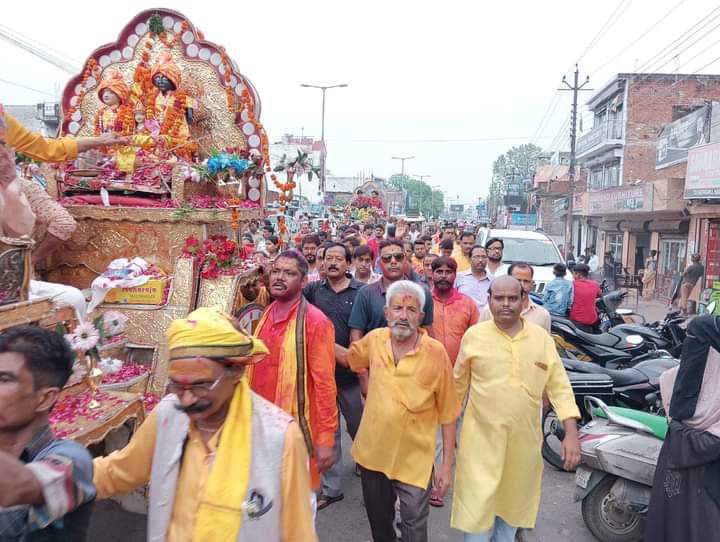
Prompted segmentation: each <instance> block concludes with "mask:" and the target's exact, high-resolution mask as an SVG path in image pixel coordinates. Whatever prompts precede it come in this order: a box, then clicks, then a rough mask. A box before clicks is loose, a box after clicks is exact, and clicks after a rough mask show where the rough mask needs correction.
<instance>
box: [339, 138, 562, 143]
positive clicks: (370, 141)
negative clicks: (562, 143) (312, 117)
mask: <svg viewBox="0 0 720 542" xmlns="http://www.w3.org/2000/svg"><path fill="white" fill-rule="evenodd" d="M530 139H532V138H531V136H504V137H469V138H460V139H329V140H328V141H331V142H333V143H478V142H486V141H516V140H530ZM543 139H549V136H545V137H544V138H543Z"/></svg>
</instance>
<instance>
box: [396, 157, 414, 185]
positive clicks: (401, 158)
mask: <svg viewBox="0 0 720 542" xmlns="http://www.w3.org/2000/svg"><path fill="white" fill-rule="evenodd" d="M413 158H415V157H414V156H393V157H392V159H393V160H400V162H401V163H400V176H401V177H402V179H403V181H404V180H405V160H412V159H413Z"/></svg>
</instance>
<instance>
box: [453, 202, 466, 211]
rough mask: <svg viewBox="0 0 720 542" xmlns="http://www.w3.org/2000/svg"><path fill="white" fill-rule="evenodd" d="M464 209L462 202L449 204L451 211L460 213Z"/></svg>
mask: <svg viewBox="0 0 720 542" xmlns="http://www.w3.org/2000/svg"><path fill="white" fill-rule="evenodd" d="M464 210H465V206H464V205H463V204H462V203H458V204H452V205H450V212H451V213H462V212H463V211H464Z"/></svg>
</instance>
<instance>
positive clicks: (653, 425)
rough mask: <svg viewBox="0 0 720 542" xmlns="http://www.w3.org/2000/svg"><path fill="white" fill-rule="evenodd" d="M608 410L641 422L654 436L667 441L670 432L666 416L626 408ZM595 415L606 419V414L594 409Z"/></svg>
mask: <svg viewBox="0 0 720 542" xmlns="http://www.w3.org/2000/svg"><path fill="white" fill-rule="evenodd" d="M608 410H610V412H612V413H613V414H617V415H618V416H622V417H623V418H630V419H631V420H635V421H636V422H640V423H641V424H643V425H644V426H646V427H648V428H649V429H650V430H651V431H652V433H653V435H655V436H656V437H657V438H659V439H660V440H665V436H666V435H667V432H668V421H667V418H665V417H664V416H658V415H656V414H650V413H649V412H642V411H641V410H634V409H632V408H624V407H614V406H611V407H608ZM593 415H594V416H597V417H598V418H605V417H606V416H605V413H604V412H603V411H602V410H601V409H599V408H595V409H593Z"/></svg>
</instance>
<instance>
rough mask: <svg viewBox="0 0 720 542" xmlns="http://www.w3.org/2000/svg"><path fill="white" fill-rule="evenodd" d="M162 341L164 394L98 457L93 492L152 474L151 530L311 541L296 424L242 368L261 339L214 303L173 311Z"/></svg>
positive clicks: (210, 537) (120, 488)
mask: <svg viewBox="0 0 720 542" xmlns="http://www.w3.org/2000/svg"><path fill="white" fill-rule="evenodd" d="M168 344H169V347H170V364H169V373H168V386H167V389H168V392H169V395H166V396H165V397H164V398H163V399H162V401H160V404H159V405H158V406H157V407H156V408H155V409H154V410H153V411H152V413H151V414H150V416H149V417H148V418H147V419H146V420H145V422H144V423H143V424H142V425H141V426H140V427H139V428H138V430H137V432H136V433H135V434H134V435H133V437H132V439H131V440H130V443H129V444H128V445H127V446H126V447H125V448H123V449H122V450H118V451H116V452H113V453H112V454H110V455H109V456H107V457H101V458H97V459H95V462H94V467H95V473H94V482H95V485H96V487H97V491H98V498H107V497H109V496H112V495H122V494H125V493H127V492H129V491H132V490H133V489H136V488H138V487H141V486H144V485H147V484H148V483H149V484H150V502H149V509H148V537H147V538H148V540H157V541H167V542H184V541H187V542H190V541H193V540H204V541H205V540H207V541H208V542H214V541H218V540H233V541H236V540H237V541H239V542H244V541H248V542H253V541H255V540H263V541H269V542H270V541H283V542H290V541H296V540H308V541H316V540H317V536H316V534H315V528H314V525H313V518H312V512H311V508H310V499H309V498H308V497H309V495H310V476H309V473H308V468H307V463H308V455H307V449H306V447H305V442H304V439H303V435H302V432H301V431H300V429H299V427H298V424H297V423H296V422H295V421H294V420H293V418H292V417H291V416H290V415H288V414H286V413H285V412H283V411H282V410H281V409H280V408H278V407H276V406H275V405H273V404H271V403H270V402H268V401H266V400H265V399H263V398H262V397H260V396H259V395H257V394H255V393H253V392H252V391H251V390H250V386H249V384H248V381H247V378H246V377H245V368H246V367H250V366H252V364H254V363H256V362H258V361H260V360H261V359H263V358H264V356H265V354H266V353H267V349H266V348H265V345H264V344H263V343H262V342H261V341H259V340H257V339H254V338H252V337H249V336H247V335H245V334H244V333H242V332H240V331H238V330H237V329H236V327H235V325H234V324H233V322H232V321H231V319H230V317H229V316H228V315H226V314H223V313H221V312H219V311H218V310H216V309H210V308H200V309H197V310H195V311H193V312H191V313H190V314H189V315H188V317H187V318H186V319H179V320H175V321H174V322H173V323H172V324H171V326H170V328H169V330H168Z"/></svg>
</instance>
